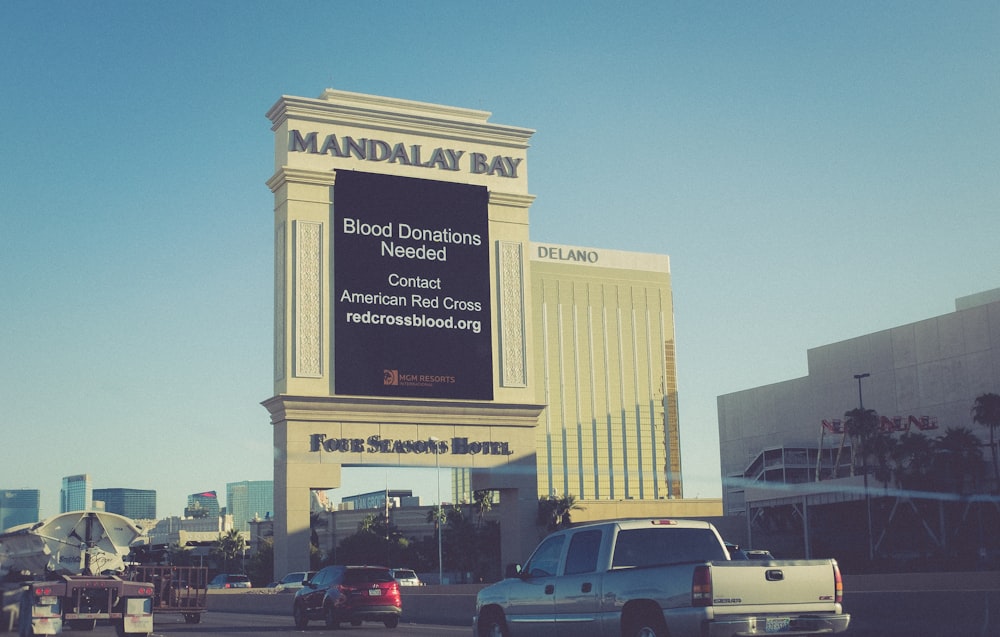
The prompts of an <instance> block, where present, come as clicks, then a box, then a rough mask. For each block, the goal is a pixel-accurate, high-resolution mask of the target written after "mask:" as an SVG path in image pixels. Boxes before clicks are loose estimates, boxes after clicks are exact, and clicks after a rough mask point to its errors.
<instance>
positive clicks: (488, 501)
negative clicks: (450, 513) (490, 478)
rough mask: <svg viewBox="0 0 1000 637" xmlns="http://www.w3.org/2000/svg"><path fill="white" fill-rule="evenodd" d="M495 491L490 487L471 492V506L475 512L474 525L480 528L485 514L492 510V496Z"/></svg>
mask: <svg viewBox="0 0 1000 637" xmlns="http://www.w3.org/2000/svg"><path fill="white" fill-rule="evenodd" d="M495 495H496V491H493V490H492V489H482V490H480V491H473V492H472V506H473V509H474V510H475V512H476V527H477V528H482V526H483V521H484V520H485V518H486V514H487V513H489V512H490V511H492V510H493V498H494V497H495Z"/></svg>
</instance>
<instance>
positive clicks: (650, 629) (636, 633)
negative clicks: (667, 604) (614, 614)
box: [622, 612, 667, 637]
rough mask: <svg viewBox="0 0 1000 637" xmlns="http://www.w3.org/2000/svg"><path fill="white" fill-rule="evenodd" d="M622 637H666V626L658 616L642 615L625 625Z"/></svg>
mask: <svg viewBox="0 0 1000 637" xmlns="http://www.w3.org/2000/svg"><path fill="white" fill-rule="evenodd" d="M622 637H667V625H666V623H664V621H663V617H660V616H659V614H656V613H651V612H646V613H642V614H640V615H638V616H636V617H633V618H631V619H630V620H629V621H628V622H627V623H626V624H625V630H624V631H622Z"/></svg>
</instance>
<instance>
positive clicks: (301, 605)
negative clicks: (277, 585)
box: [292, 566, 403, 630]
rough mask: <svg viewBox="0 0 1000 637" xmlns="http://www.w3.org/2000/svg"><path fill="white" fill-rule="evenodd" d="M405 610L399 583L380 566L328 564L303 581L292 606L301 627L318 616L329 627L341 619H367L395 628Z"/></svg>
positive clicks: (358, 622) (358, 621)
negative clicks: (400, 596)
mask: <svg viewBox="0 0 1000 637" xmlns="http://www.w3.org/2000/svg"><path fill="white" fill-rule="evenodd" d="M402 613H403V605H402V603H401V602H400V599H399V584H398V583H397V582H396V580H395V579H394V578H393V577H392V572H391V571H389V569H388V568H383V567H381V566H327V567H326V568H324V569H321V570H320V571H319V572H318V573H316V574H315V575H314V576H313V577H312V579H309V580H308V581H306V582H304V583H303V585H302V588H300V589H299V590H298V591H296V593H295V602H294V605H293V606H292V617H294V618H295V627H296V628H298V629H299V630H301V629H303V628H305V627H306V625H307V624H308V623H309V621H310V620H316V619H322V620H324V621H325V622H326V626H327V628H339V627H340V624H341V623H342V622H350V624H351V625H352V626H360V625H361V622H364V621H371V622H382V623H383V624H385V627H386V628H395V627H396V626H398V625H399V616H400V615H401V614H402Z"/></svg>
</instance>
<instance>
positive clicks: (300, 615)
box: [292, 604, 309, 630]
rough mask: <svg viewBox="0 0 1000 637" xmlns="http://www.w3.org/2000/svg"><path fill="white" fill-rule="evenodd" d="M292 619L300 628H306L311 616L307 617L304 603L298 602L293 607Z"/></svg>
mask: <svg viewBox="0 0 1000 637" xmlns="http://www.w3.org/2000/svg"><path fill="white" fill-rule="evenodd" d="M292 620H293V621H294V622H295V627H296V628H298V629H299V630H305V629H306V626H308V625H309V618H308V617H306V609H304V608H302V604H296V605H295V607H294V608H292Z"/></svg>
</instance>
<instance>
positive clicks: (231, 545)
mask: <svg viewBox="0 0 1000 637" xmlns="http://www.w3.org/2000/svg"><path fill="white" fill-rule="evenodd" d="M246 550H247V541H246V539H244V537H243V535H242V534H241V533H240V532H239V531H237V530H236V529H229V531H227V532H226V533H225V534H224V535H223V534H221V533H220V534H219V537H218V539H217V540H215V545H214V546H212V555H213V556H215V557H216V558H217V559H221V560H222V570H223V572H226V573H229V572H231V571H230V570H229V566H230V564H231V563H232V561H233V560H234V559H236V558H237V557H239V556H243V555H245V553H246Z"/></svg>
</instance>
